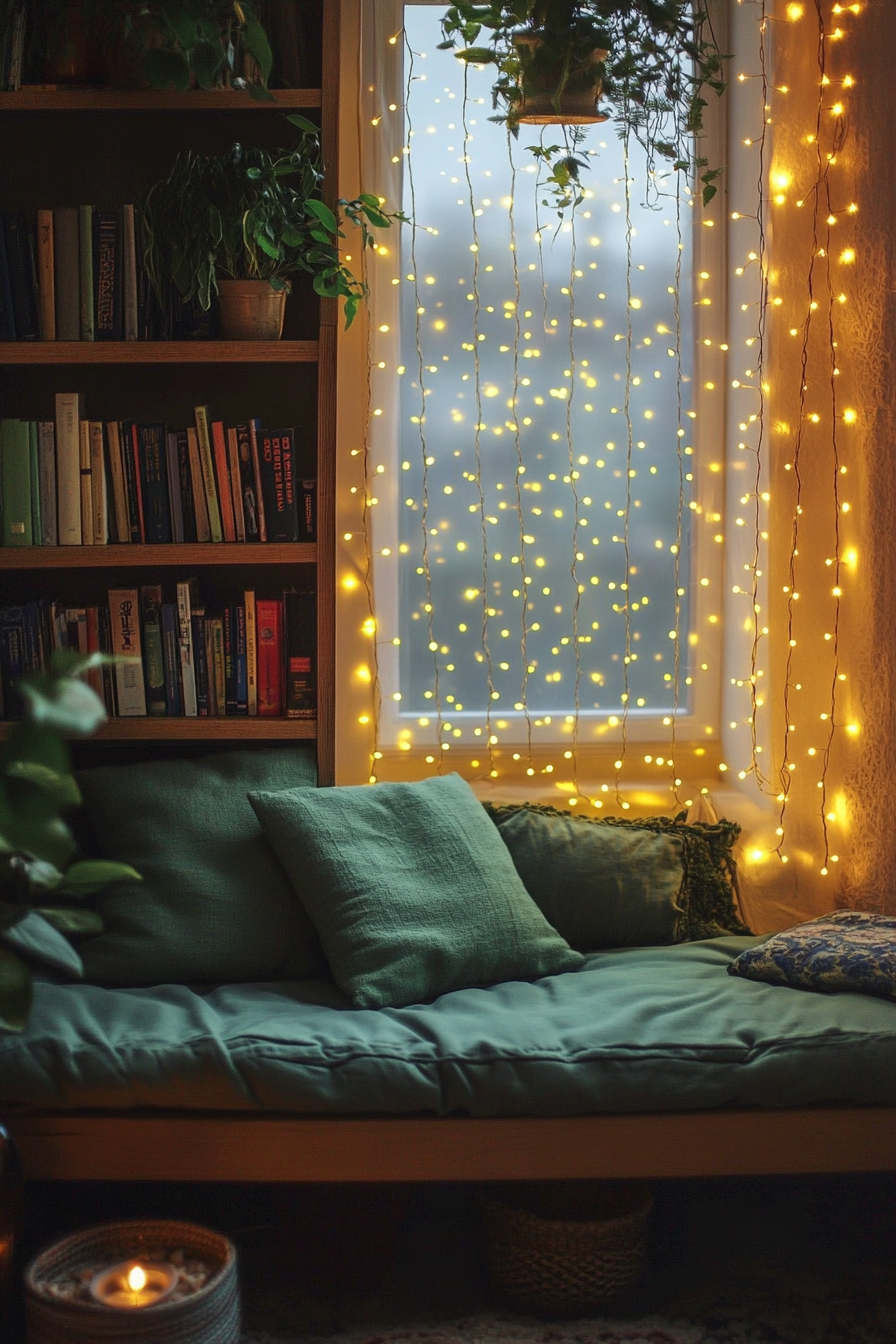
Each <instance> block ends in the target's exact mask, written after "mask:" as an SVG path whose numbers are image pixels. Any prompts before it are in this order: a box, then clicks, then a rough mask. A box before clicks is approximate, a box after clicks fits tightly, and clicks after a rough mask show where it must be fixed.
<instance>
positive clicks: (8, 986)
mask: <svg viewBox="0 0 896 1344" xmlns="http://www.w3.org/2000/svg"><path fill="white" fill-rule="evenodd" d="M33 996H34V990H33V987H32V984H31V972H30V971H29V970H28V967H27V966H26V965H25V963H24V962H23V961H22V960H21V958H20V957H17V956H16V954H15V953H14V952H11V951H10V950H9V948H8V947H3V946H0V1030H3V1031H22V1030H23V1028H24V1026H25V1023H26V1022H27V1021H28V1013H29V1011H30V1009H31V1000H32V998H33Z"/></svg>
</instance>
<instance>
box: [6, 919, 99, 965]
mask: <svg viewBox="0 0 896 1344" xmlns="http://www.w3.org/2000/svg"><path fill="white" fill-rule="evenodd" d="M0 940H2V941H3V943H4V945H5V946H7V947H10V946H11V947H12V948H13V949H14V951H15V952H16V953H18V955H19V956H22V957H27V958H28V960H29V961H36V962H38V963H39V965H41V966H49V967H50V968H51V969H52V970H54V971H63V972H64V973H65V974H66V975H73V976H76V977H77V978H78V979H79V980H80V979H81V977H82V976H83V974H84V966H83V964H82V962H81V958H80V957H79V956H78V954H77V952H76V951H75V949H74V948H73V947H72V945H71V943H70V942H69V941H68V939H67V938H65V937H63V935H62V934H61V933H60V932H59V931H58V929H55V928H54V927H53V925H52V924H51V923H50V922H49V921H48V920H46V919H44V917H43V915H41V914H39V913H38V912H37V911H36V910H29V911H28V913H27V915H26V916H25V918H24V919H20V920H19V922H18V924H14V925H13V926H12V928H10V929H6V930H4V932H3V933H0Z"/></svg>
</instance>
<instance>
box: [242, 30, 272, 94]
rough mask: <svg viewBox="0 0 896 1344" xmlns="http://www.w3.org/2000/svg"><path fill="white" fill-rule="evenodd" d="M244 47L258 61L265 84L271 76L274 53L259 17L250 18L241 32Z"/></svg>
mask: <svg viewBox="0 0 896 1344" xmlns="http://www.w3.org/2000/svg"><path fill="white" fill-rule="evenodd" d="M240 38H241V41H242V44H243V48H244V49H245V50H246V51H247V52H248V53H249V55H250V56H251V57H252V58H253V59H254V60H255V61H257V62H258V68H259V69H260V71H261V78H262V80H263V81H264V83H265V84H267V82H268V80H269V79H270V77H271V69H272V67H273V64H274V54H273V52H272V51H271V44H270V42H269V41H268V39H267V35H266V33H265V31H264V29H263V28H262V26H261V24H260V23H259V22H258V20H257V19H250V20H249V21H248V23H247V24H246V25H245V27H244V28H243V29H242V31H241V33H240Z"/></svg>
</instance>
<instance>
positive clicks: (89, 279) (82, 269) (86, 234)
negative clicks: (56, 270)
mask: <svg viewBox="0 0 896 1344" xmlns="http://www.w3.org/2000/svg"><path fill="white" fill-rule="evenodd" d="M78 260H79V266H78V274H79V282H80V290H81V340H82V341H92V340H93V339H94V337H95V336H96V320H95V317H94V303H93V206H92V205H79V206H78ZM89 540H90V538H89V537H85V541H89Z"/></svg>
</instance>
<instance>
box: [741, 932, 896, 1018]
mask: <svg viewBox="0 0 896 1344" xmlns="http://www.w3.org/2000/svg"><path fill="white" fill-rule="evenodd" d="M728 974H729V975H742V976H745V977H746V979H748V980H763V981H764V982H765V983H766V984H769V985H789V986H790V987H791V989H812V990H816V991H817V992H819V993H822V994H836V993H838V992H839V991H842V990H851V991H852V992H853V993H854V994H874V995H877V996H878V997H879V998H883V999H896V917H894V916H893V915H869V914H865V913H863V912H862V911H859V910H835V911H834V912H833V913H832V914H830V915H820V916H819V917H818V919H810V920H807V921H806V923H805V924H797V925H796V926H795V927H794V928H792V929H784V931H783V932H782V933H775V934H772V936H771V938H769V939H768V940H767V941H766V942H764V943H760V944H759V946H758V947H750V948H748V949H747V950H746V951H745V952H741V954H740V956H739V957H737V958H736V959H735V960H734V961H732V962H731V963H730V965H729V967H728Z"/></svg>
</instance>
